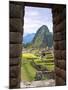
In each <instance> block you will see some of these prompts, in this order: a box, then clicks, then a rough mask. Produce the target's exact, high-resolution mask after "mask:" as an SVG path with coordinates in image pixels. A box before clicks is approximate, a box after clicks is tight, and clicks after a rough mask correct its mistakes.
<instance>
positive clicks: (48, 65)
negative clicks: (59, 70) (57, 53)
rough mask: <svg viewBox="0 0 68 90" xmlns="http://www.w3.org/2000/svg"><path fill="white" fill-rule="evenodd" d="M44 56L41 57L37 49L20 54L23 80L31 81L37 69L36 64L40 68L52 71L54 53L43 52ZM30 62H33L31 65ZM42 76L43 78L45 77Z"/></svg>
mask: <svg viewBox="0 0 68 90" xmlns="http://www.w3.org/2000/svg"><path fill="white" fill-rule="evenodd" d="M45 53H46V56H44V57H43V58H42V59H41V56H40V54H39V49H34V50H31V51H30V53H27V52H25V53H23V54H22V65H21V79H22V80H24V81H33V80H35V77H36V72H37V71H38V70H37V68H36V66H40V70H45V69H47V70H48V71H54V55H52V53H51V52H50V51H49V52H48V51H47V52H45ZM31 63H33V64H35V66H33V65H32V64H31ZM46 78H47V77H45V78H42V80H43V79H46Z"/></svg>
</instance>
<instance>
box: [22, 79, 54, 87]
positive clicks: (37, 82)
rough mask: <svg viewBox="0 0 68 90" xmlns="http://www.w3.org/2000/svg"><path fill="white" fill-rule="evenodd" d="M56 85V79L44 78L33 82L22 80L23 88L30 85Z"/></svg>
mask: <svg viewBox="0 0 68 90" xmlns="http://www.w3.org/2000/svg"><path fill="white" fill-rule="evenodd" d="M48 86H55V80H53V79H50V80H43V81H33V82H31V83H30V82H27V83H26V82H25V83H24V82H21V88H27V87H28V88H29V87H48Z"/></svg>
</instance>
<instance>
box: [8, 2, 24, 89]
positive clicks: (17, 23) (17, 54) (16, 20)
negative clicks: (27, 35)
mask: <svg viewBox="0 0 68 90" xmlns="http://www.w3.org/2000/svg"><path fill="white" fill-rule="evenodd" d="M9 11H10V13H9V23H10V24H9V25H10V27H9V28H10V33H9V34H10V41H9V43H10V56H9V57H10V61H9V65H10V66H9V67H10V69H9V74H10V75H9V88H19V87H20V81H21V79H20V77H21V75H20V73H21V72H20V71H21V68H20V63H21V52H22V36H23V16H24V7H23V4H22V5H21V4H20V3H12V2H10V3H9Z"/></svg>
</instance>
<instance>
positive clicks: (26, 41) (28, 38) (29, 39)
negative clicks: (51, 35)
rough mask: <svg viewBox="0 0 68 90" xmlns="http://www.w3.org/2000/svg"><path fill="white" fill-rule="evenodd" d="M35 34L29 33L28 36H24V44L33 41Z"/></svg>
mask: <svg viewBox="0 0 68 90" xmlns="http://www.w3.org/2000/svg"><path fill="white" fill-rule="evenodd" d="M34 36H35V33H31V34H27V35H26V36H24V37H23V43H24V44H27V43H31V42H32V40H33V38H34Z"/></svg>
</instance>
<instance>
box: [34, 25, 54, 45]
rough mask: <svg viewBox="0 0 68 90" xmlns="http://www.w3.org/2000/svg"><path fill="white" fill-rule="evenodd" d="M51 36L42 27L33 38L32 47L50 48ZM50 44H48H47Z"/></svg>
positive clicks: (46, 29)
mask: <svg viewBox="0 0 68 90" xmlns="http://www.w3.org/2000/svg"><path fill="white" fill-rule="evenodd" d="M52 39H53V38H52V34H51V33H50V32H49V29H48V27H47V26H46V25H42V26H41V27H40V28H39V29H38V30H37V32H36V34H35V36H34V38H33V45H34V46H35V47H47V46H48V47H51V46H52V41H53V40H52ZM49 43H50V44H49Z"/></svg>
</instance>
